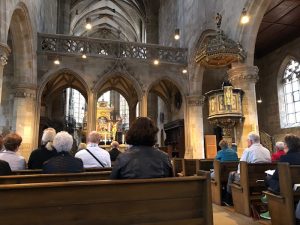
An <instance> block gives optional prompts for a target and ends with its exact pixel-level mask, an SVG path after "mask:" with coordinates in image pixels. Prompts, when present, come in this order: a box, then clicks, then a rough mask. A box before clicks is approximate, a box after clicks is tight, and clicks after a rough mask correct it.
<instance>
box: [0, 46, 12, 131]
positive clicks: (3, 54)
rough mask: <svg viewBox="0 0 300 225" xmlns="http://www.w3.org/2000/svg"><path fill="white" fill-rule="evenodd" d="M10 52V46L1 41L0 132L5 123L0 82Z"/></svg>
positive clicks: (0, 78)
mask: <svg viewBox="0 0 300 225" xmlns="http://www.w3.org/2000/svg"><path fill="white" fill-rule="evenodd" d="M9 53H10V48H9V47H8V46H7V45H6V44H3V43H0V133H2V131H3V127H4V126H5V125H6V124H5V123H6V119H5V117H4V115H3V113H2V91H3V90H2V84H3V71H4V66H5V65H6V64H7V57H8V55H9Z"/></svg>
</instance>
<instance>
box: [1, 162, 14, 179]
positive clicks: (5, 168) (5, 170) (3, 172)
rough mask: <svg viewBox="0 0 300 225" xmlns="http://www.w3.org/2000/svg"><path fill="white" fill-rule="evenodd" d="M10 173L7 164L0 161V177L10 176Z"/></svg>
mask: <svg viewBox="0 0 300 225" xmlns="http://www.w3.org/2000/svg"><path fill="white" fill-rule="evenodd" d="M11 173H12V172H11V169H10V166H9V164H8V162H6V161H4V160H1V159H0V175H1V176H3V175H10V174H11Z"/></svg>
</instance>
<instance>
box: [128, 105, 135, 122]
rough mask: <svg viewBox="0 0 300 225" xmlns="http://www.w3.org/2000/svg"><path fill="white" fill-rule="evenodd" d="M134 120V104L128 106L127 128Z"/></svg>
mask: <svg viewBox="0 0 300 225" xmlns="http://www.w3.org/2000/svg"><path fill="white" fill-rule="evenodd" d="M135 118H136V103H134V104H132V103H131V104H130V105H129V127H130V126H131V124H132V123H133V121H134V120H135Z"/></svg>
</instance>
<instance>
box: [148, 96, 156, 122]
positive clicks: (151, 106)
mask: <svg viewBox="0 0 300 225" xmlns="http://www.w3.org/2000/svg"><path fill="white" fill-rule="evenodd" d="M157 106H158V97H157V95H156V94H153V93H149V95H148V104H147V114H148V117H150V118H151V119H152V120H153V121H154V123H155V124H157Z"/></svg>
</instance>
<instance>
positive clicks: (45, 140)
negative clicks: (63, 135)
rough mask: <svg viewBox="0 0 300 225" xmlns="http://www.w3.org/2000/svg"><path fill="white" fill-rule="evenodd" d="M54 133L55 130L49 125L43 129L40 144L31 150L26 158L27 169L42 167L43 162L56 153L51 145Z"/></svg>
mask: <svg viewBox="0 0 300 225" xmlns="http://www.w3.org/2000/svg"><path fill="white" fill-rule="evenodd" d="M55 135H56V131H55V129H53V128H51V127H49V128H47V129H45V130H44V131H43V136H42V140H41V146H40V147H39V148H38V149H35V150H34V151H32V152H31V154H30V157H29V160H28V169H42V167H43V163H44V162H46V161H47V160H48V159H50V158H52V157H53V156H55V155H56V154H57V152H56V150H55V149H54V147H53V146H52V143H53V139H54V137H55Z"/></svg>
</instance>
